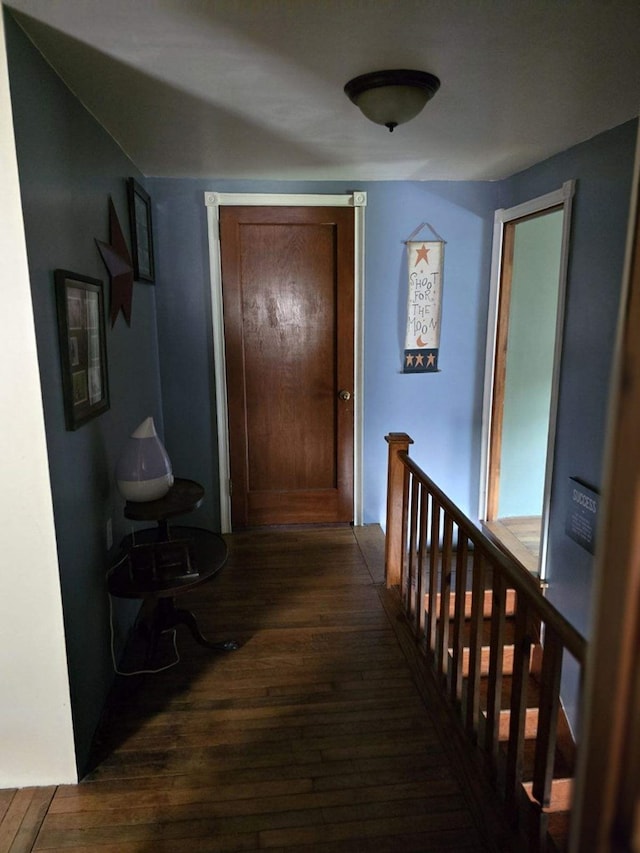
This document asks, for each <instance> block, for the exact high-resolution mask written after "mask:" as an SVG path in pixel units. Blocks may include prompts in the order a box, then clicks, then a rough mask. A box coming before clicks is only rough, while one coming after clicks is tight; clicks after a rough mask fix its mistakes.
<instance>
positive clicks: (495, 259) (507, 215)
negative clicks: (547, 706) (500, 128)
mask: <svg viewBox="0 0 640 853" xmlns="http://www.w3.org/2000/svg"><path fill="white" fill-rule="evenodd" d="M574 193H575V181H566V182H565V183H564V184H563V185H562V187H561V188H560V189H558V190H554V191H553V192H550V193H547V194H546V195H543V196H539V197H538V198H534V199H531V200H530V201H526V202H524V203H523V204H519V205H516V206H515V207H511V208H508V209H503V208H501V209H500V210H496V212H495V216H494V227H493V248H492V254H491V287H490V293H489V314H488V320H487V351H486V358H485V373H484V398H483V410H482V448H481V460H480V501H479V509H478V513H479V515H478V517H479V518H480V519H484V518H486V510H487V492H488V477H489V447H490V440H491V427H492V423H491V413H492V410H493V385H494V368H495V358H496V340H497V329H498V302H499V296H500V281H501V276H502V251H503V243H504V229H505V225H506V224H507V223H508V222H513V221H514V220H517V219H522V218H523V217H525V216H531V215H532V214H535V213H541V212H542V211H544V210H548V209H549V208H552V207H560V206H562V208H563V214H564V215H563V219H562V247H561V255H560V279H559V288H558V305H557V313H556V332H555V348H554V356H553V376H552V381H551V407H550V412H549V433H548V441H547V461H546V470H545V479H544V495H543V507H542V531H541V540H540V564H539V573H540V580H545V579H546V556H547V544H548V536H549V501H550V495H551V478H552V474H553V455H554V445H555V435H556V420H557V413H558V390H559V384H560V357H561V354H562V334H563V329H564V307H565V291H566V282H567V268H568V263H569V234H570V231H571V205H572V200H573V195H574Z"/></svg>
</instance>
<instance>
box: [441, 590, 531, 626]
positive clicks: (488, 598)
mask: <svg viewBox="0 0 640 853" xmlns="http://www.w3.org/2000/svg"><path fill="white" fill-rule="evenodd" d="M441 599H442V596H441V594H440V593H438V594H437V595H436V611H435V612H436V613H437V614H438V616H439V615H440V601H441ZM472 600H473V594H472V593H471V591H467V592H465V594H464V615H465V618H466V619H469V618H470V617H471V603H472ZM492 605H493V592H492V591H491V590H490V589H486V590H485V591H484V601H483V603H482V615H483V616H484V617H485V618H488V617H490V616H491V608H492ZM455 608H456V594H455V592H453V591H452V592H451V594H450V596H449V618H451V619H452V618H453V616H454V615H455ZM424 609H425V610H427V611H428V610H429V593H428V592H427V593H425V595H424ZM515 612H516V592H515V590H514V589H508V590H507V596H506V613H507V616H513V615H514V614H515Z"/></svg>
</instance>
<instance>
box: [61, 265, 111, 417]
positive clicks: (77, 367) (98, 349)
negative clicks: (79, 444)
mask: <svg viewBox="0 0 640 853" xmlns="http://www.w3.org/2000/svg"><path fill="white" fill-rule="evenodd" d="M54 280H55V288H56V304H57V308H58V333H59V337H60V364H61V367H62V392H63V396H64V412H65V422H66V426H67V429H68V430H75V429H78V427H80V426H82V424H84V423H86V422H87V421H89V420H91V418H95V417H96V416H97V415H101V414H102V413H103V412H106V411H107V409H108V408H109V378H108V371H107V344H106V335H105V322H104V295H103V287H102V282H101V281H100V280H99V279H97V278H89V277H88V276H84V275H78V273H74V272H70V271H69V270H56V271H55V272H54Z"/></svg>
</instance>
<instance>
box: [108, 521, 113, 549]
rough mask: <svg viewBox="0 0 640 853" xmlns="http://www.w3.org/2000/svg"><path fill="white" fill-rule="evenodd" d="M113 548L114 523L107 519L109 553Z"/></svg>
mask: <svg viewBox="0 0 640 853" xmlns="http://www.w3.org/2000/svg"><path fill="white" fill-rule="evenodd" d="M112 548H113V523H112V521H111V519H110V518H108V519H107V551H110V550H111V549H112Z"/></svg>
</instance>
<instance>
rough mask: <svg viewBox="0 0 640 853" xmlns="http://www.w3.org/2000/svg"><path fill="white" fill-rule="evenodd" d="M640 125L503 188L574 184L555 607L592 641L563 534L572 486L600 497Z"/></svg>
mask: <svg viewBox="0 0 640 853" xmlns="http://www.w3.org/2000/svg"><path fill="white" fill-rule="evenodd" d="M636 133H637V122H636V121H632V122H627V123H626V124H624V125H621V126H620V127H617V128H615V129H613V130H611V131H608V132H607V133H603V134H600V135H599V136H597V137H595V138H594V139H592V140H589V141H588V142H585V143H583V144H581V145H577V146H575V147H574V148H571V149H570V150H568V151H565V152H564V153H562V154H559V155H557V156H556V157H552V158H551V159H549V160H546V161H545V162H543V163H539V164H538V165H537V166H534V167H533V168H531V169H528V170H527V171H526V172H522V173H520V174H518V175H514V176H513V177H512V178H510V179H508V180H506V181H503V182H502V183H501V185H500V205H499V206H500V207H512V206H514V205H516V204H520V203H521V202H523V201H527V200H528V199H531V198H535V197H537V196H540V195H543V194H544V193H547V192H550V191H551V190H555V189H558V188H559V187H560V186H561V185H562V183H563V182H564V181H567V180H569V179H572V178H575V179H576V182H577V183H576V193H575V198H574V202H573V213H572V229H571V238H570V250H569V269H568V279H567V295H566V299H567V302H566V313H565V328H564V338H563V350H562V363H561V373H560V395H559V406H558V422H557V432H556V446H555V460H554V472H553V482H552V488H551V515H550V530H549V536H550V538H549V551H548V575H549V578H548V579H549V593H548V595H549V599H550V600H551V601H552V602H553V604H555V606H556V607H557V608H558V609H559V610H560V612H561V613H563V614H564V616H566V618H567V619H569V621H570V622H572V623H573V624H574V625H575V626H576V627H577V628H578V630H579V631H580V632H581V633H582V634H584V636H586V637H587V638H588V637H589V634H590V629H591V609H592V602H591V590H592V585H593V557H592V556H591V554H589V553H588V552H587V551H586V550H584V549H583V548H581V547H580V545H578V544H577V543H576V542H574V541H573V539H570V538H569V537H568V536H567V535H566V533H565V518H566V507H567V494H568V487H569V478H570V477H578V478H580V479H581V480H583V481H584V482H585V483H587V484H589V485H590V486H592V487H593V488H595V489H596V490H599V489H600V486H601V484H602V464H603V452H604V443H605V430H606V420H607V414H608V401H609V383H610V375H611V369H612V359H613V353H614V344H615V339H616V327H617V320H618V307H619V301H620V300H619V297H620V286H621V281H622V273H623V266H624V256H625V245H626V238H627V220H628V216H629V202H630V196H631V181H632V176H633V165H634V156H635V143H636ZM566 671H567V677H566V678H565V685H564V691H563V693H564V698H565V703H566V705H567V710H568V711H569V713H570V716H571V718H572V719H573V720H574V721H575V718H576V710H575V705H576V699H575V694H576V683H575V671H574V668H573V667H572V666H571V665H568V666H567V667H566Z"/></svg>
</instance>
